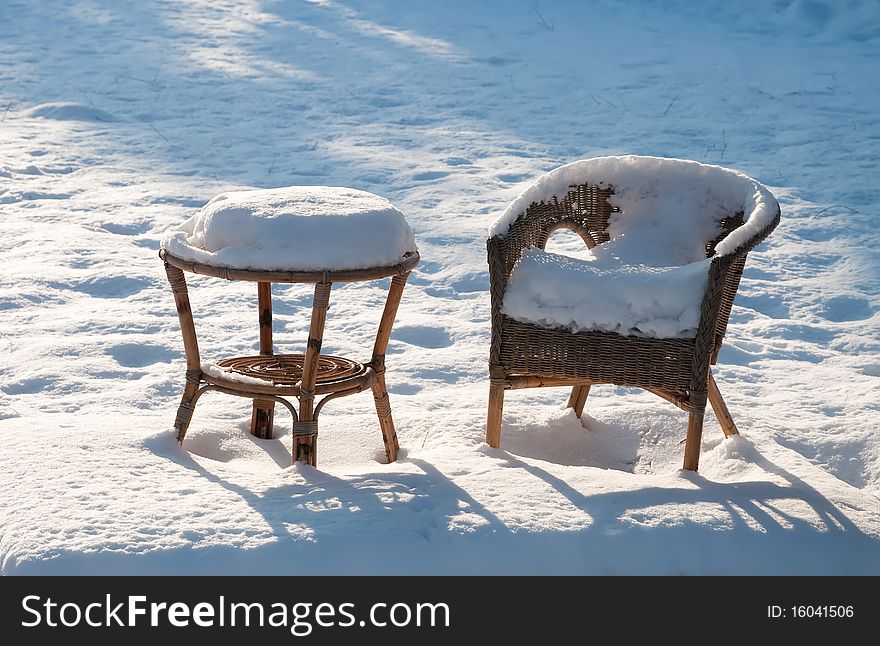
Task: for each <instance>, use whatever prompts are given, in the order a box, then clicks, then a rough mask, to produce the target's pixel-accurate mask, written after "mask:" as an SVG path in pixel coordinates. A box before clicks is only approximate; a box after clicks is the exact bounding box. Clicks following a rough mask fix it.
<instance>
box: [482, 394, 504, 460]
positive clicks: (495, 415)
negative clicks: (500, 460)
mask: <svg viewBox="0 0 880 646" xmlns="http://www.w3.org/2000/svg"><path fill="white" fill-rule="evenodd" d="M503 409H504V386H501V385H497V384H490V385H489V414H488V415H487V417H486V444H488V445H489V446H491V447H492V448H493V449H497V448H498V447H499V446H501V413H502V411H503Z"/></svg>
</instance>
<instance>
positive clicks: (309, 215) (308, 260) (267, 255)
mask: <svg viewBox="0 0 880 646" xmlns="http://www.w3.org/2000/svg"><path fill="white" fill-rule="evenodd" d="M162 248H163V249H165V250H166V251H168V252H169V253H170V254H172V255H173V256H176V257H178V258H182V259H184V260H188V261H192V262H198V263H203V264H206V265H213V266H217V267H230V268H235V269H256V270H264V271H320V270H331V271H332V270H348V269H365V268H368V267H381V266H388V265H396V264H397V263H399V262H401V260H402V259H403V257H404V256H405V255H407V254H409V253H412V252H415V251H417V250H418V249H417V247H416V242H415V237H414V236H413V232H412V229H410V227H409V224H408V223H407V221H406V218H405V217H404V215H403V213H401V212H400V211H398V210H397V209H396V208H394V206H393V205H392V204H391V202H389V201H388V200H386V199H385V198H383V197H379V196H378V195H374V194H372V193H367V192H365V191H358V190H355V189H350V188H340V187H332V186H289V187H284V188H272V189H257V190H248V191H233V192H229V193H222V194H220V195H218V196H217V197H215V198H214V199H212V200H211V201H210V202H208V203H207V204H206V205H205V206H204V207H202V209H201V210H200V211H199V212H198V213H196V214H195V215H194V216H193V217H191V218H190V219H189V220H187V221H186V222H184V223H183V224H182V225H181V226H180V227H178V228H175V229H171V230H169V231H167V232H166V233H165V235H164V236H163V238H162Z"/></svg>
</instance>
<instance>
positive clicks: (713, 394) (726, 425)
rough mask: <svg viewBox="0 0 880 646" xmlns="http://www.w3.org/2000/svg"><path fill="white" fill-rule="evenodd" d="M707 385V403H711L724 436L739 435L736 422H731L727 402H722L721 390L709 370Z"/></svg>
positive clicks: (731, 418)
mask: <svg viewBox="0 0 880 646" xmlns="http://www.w3.org/2000/svg"><path fill="white" fill-rule="evenodd" d="M708 386H709V403H711V404H712V410H713V411H715V417H716V418H718V423H719V424H721V430H722V431H724V437H730V436H731V435H739V430H737V428H736V424H734V422H733V417H731V415H730V411H729V410H728V408H727V404H725V403H724V398H723V397H722V396H721V391H720V390H718V384H716V383H715V379H714V378H713V377H712V372H711V371H710V372H709V381H708Z"/></svg>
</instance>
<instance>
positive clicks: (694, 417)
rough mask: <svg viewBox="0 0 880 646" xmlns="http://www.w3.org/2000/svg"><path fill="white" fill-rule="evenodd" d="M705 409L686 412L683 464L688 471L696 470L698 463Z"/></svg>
mask: <svg viewBox="0 0 880 646" xmlns="http://www.w3.org/2000/svg"><path fill="white" fill-rule="evenodd" d="M705 414H706V413H705V410H704V411H703V412H700V413H689V414H688V432H687V439H686V440H685V443H684V465H683V468H684V469H687V470H688V471H696V470H697V467H699V465H700V442H701V440H702V438H703V418H704V417H705Z"/></svg>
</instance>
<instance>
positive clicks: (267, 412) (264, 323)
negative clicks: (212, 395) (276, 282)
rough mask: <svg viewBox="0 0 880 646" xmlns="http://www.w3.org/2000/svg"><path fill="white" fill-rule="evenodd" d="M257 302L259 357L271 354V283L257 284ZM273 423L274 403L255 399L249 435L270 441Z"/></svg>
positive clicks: (269, 400) (268, 400)
mask: <svg viewBox="0 0 880 646" xmlns="http://www.w3.org/2000/svg"><path fill="white" fill-rule="evenodd" d="M257 301H258V305H259V310H260V355H261V356H269V355H271V354H272V283H264V282H259V283H257ZM274 421H275V402H273V401H272V400H271V399H255V400H254V406H253V409H252V410H251V434H252V435H254V436H256V437H259V438H261V439H264V440H271V439H272V427H273V424H274Z"/></svg>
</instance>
